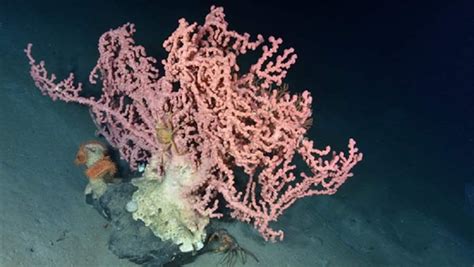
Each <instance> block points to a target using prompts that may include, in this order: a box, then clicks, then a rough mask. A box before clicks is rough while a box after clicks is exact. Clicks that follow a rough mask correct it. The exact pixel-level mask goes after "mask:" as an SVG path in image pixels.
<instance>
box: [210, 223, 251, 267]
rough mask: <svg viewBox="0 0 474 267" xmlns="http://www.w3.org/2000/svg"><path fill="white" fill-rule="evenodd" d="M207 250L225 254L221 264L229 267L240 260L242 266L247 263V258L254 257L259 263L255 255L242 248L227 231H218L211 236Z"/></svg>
mask: <svg viewBox="0 0 474 267" xmlns="http://www.w3.org/2000/svg"><path fill="white" fill-rule="evenodd" d="M207 242H208V243H207V250H210V251H212V252H215V253H223V254H224V256H223V257H222V259H221V260H220V263H221V264H222V265H224V266H227V267H233V266H234V265H235V264H236V263H237V262H238V261H239V260H240V262H241V263H242V264H245V263H246V262H247V257H248V256H250V257H252V258H253V259H254V260H255V261H257V262H259V261H258V259H257V257H256V256H255V254H253V253H252V252H250V251H249V250H247V249H245V248H243V247H241V246H240V245H239V243H237V240H235V238H234V237H233V236H232V235H230V234H229V232H227V230H225V229H218V230H216V231H215V232H214V233H212V234H211V235H210V236H209V239H208V241H207Z"/></svg>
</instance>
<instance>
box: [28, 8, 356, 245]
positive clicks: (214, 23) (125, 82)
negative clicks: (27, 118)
mask: <svg viewBox="0 0 474 267" xmlns="http://www.w3.org/2000/svg"><path fill="white" fill-rule="evenodd" d="M134 32H135V27H134V25H133V24H130V23H127V24H125V25H123V26H122V27H119V28H117V29H113V30H110V31H108V32H106V33H104V34H103V35H102V36H101V38H100V40H99V52H100V57H99V59H98V61H97V65H96V66H95V67H94V69H93V70H92V72H91V74H90V76H89V81H90V82H91V83H92V84H95V83H96V82H97V80H99V79H101V80H102V86H103V93H102V95H101V96H100V97H99V98H93V97H86V96H83V95H81V91H82V85H81V84H79V85H74V75H72V74H71V75H70V76H69V77H68V78H66V79H65V80H63V81H59V82H57V81H55V79H56V77H55V76H54V75H49V74H48V72H47V71H46V68H45V65H44V62H39V63H36V62H35V59H34V58H33V57H32V55H31V44H30V45H28V47H27V48H26V49H25V52H26V54H27V57H28V59H29V60H30V65H31V70H30V73H31V76H32V77H33V80H34V81H35V84H36V86H37V87H39V89H40V90H41V91H42V92H43V93H44V94H46V95H48V96H50V97H51V98H52V99H53V100H56V99H60V100H63V101H67V102H69V101H72V102H77V103H80V104H83V105H87V106H88V107H89V108H90V111H91V114H92V117H93V120H94V122H95V123H96V125H97V127H98V129H99V133H100V134H101V135H103V136H104V137H105V138H106V139H107V141H108V142H109V143H110V144H111V145H112V146H113V147H115V148H117V150H118V151H119V153H120V155H121V157H122V158H123V159H125V160H127V161H128V163H129V164H130V167H131V168H132V169H136V168H137V166H138V165H139V164H142V163H143V162H146V163H148V165H147V167H146V169H145V174H144V176H146V177H147V178H150V177H157V178H160V179H164V181H163V186H159V185H158V184H156V183H158V182H161V181H155V182H150V183H148V182H149V181H148V180H147V181H146V183H141V185H142V186H143V187H142V188H141V189H142V190H139V191H137V192H141V194H143V195H141V196H140V199H141V200H142V204H143V205H145V204H146V202H147V201H146V198H147V197H150V198H153V197H156V198H158V196H157V195H156V191H160V192H162V193H163V194H165V195H166V196H164V195H163V196H160V197H163V198H168V200H169V204H173V203H172V201H173V199H172V198H175V199H177V200H178V202H179V203H180V205H182V207H181V209H177V210H180V211H182V212H183V213H184V214H178V215H177V216H176V217H175V218H185V217H186V220H187V219H189V218H193V219H196V221H195V222H189V221H188V222H187V223H186V225H187V226H186V227H188V226H191V225H193V224H195V225H199V227H193V228H195V229H198V231H196V232H195V233H193V234H197V235H196V236H198V238H197V239H196V240H197V241H196V240H194V241H196V242H194V241H192V242H190V243H189V246H188V247H190V246H195V245H196V244H200V242H201V241H202V235H200V234H201V233H202V231H201V229H202V225H203V222H206V221H207V220H205V219H203V218H207V219H209V218H219V217H221V216H222V212H221V211H219V207H222V206H223V205H225V206H226V207H227V208H228V209H229V210H230V211H231V212H230V215H231V216H232V217H233V218H236V219H238V220H241V221H244V222H248V223H252V224H253V225H254V227H255V228H257V230H258V231H259V232H260V233H261V235H262V236H263V237H264V238H265V240H272V241H275V240H278V239H279V240H281V239H283V236H284V233H283V231H281V230H274V229H272V227H271V225H270V224H271V223H272V222H274V221H276V220H277V219H278V217H279V216H281V215H282V214H283V213H284V211H285V210H286V209H287V208H289V207H290V206H291V205H292V204H293V203H294V202H295V201H296V200H298V199H300V198H303V197H308V196H314V195H330V194H334V193H335V192H336V191H337V190H338V189H339V187H340V186H341V185H342V184H343V183H345V182H346V180H347V179H348V178H349V177H351V176H352V173H351V170H352V168H353V167H354V166H355V165H356V164H357V163H358V162H359V161H361V160H362V153H360V152H359V151H358V148H357V147H356V143H355V141H354V140H353V139H349V144H348V152H347V153H343V152H339V153H336V152H332V151H331V148H330V147H329V146H327V147H326V148H324V149H318V148H315V146H314V143H313V141H311V140H309V138H308V137H307V136H306V133H307V130H308V127H309V125H310V123H311V117H312V110H311V104H312V97H311V94H310V92H309V91H303V92H301V93H299V94H291V93H290V92H287V90H286V89H287V88H286V87H281V86H282V84H283V80H284V78H285V77H286V74H287V71H288V70H289V69H290V67H291V66H292V65H293V64H294V63H295V62H296V59H297V56H296V54H295V52H294V49H293V48H287V49H284V50H283V51H279V50H280V47H281V44H282V42H283V41H282V39H280V38H275V37H273V36H270V37H269V38H268V39H267V40H265V39H264V38H263V36H261V35H257V37H256V38H255V39H251V37H250V35H249V34H247V33H243V34H241V33H238V32H236V31H233V30H230V29H229V28H228V22H227V21H226V20H225V14H224V10H223V8H221V7H214V6H213V7H211V10H210V12H209V14H208V15H207V16H206V19H205V22H204V23H203V24H202V25H199V24H198V23H189V22H187V21H186V20H185V19H181V20H180V21H179V25H178V27H177V29H176V30H175V31H174V32H173V33H172V34H171V35H170V36H169V38H168V39H167V40H166V41H165V42H164V43H163V47H164V48H165V50H166V52H167V53H168V56H167V58H166V59H165V60H163V61H162V65H163V67H164V70H165V71H164V74H163V75H159V73H158V70H157V68H156V67H155V66H154V65H155V63H156V62H157V60H156V59H155V58H153V57H150V56H147V54H146V52H145V49H144V48H143V47H142V46H139V45H136V44H135V41H134V40H133V38H132V35H133V33H134ZM266 41H267V42H266ZM265 42H266V44H264V43H265ZM260 47H261V53H260V56H258V58H257V59H256V61H255V62H254V64H252V65H251V66H250V68H249V69H248V70H247V71H245V72H244V71H242V70H241V68H240V66H239V64H238V60H237V58H238V57H239V56H241V55H244V54H246V53H247V52H248V51H255V50H257V49H258V48H260ZM274 88H276V89H274ZM278 88H280V89H278ZM165 114H173V116H170V117H169V118H167V119H165V120H164V121H161V122H160V118H162V117H163V116H164V115H165ZM157 122H158V123H157ZM160 123H161V125H160ZM175 125H180V126H181V127H179V128H176V129H175V128H174V127H173V126H175ZM168 152H169V153H168ZM178 152H181V153H183V154H182V155H180V153H178ZM165 154H169V158H167V160H166V161H163V160H156V159H157V158H158V157H160V155H165ZM298 156H300V158H301V159H302V161H304V162H305V163H306V165H307V166H308V168H307V169H308V171H307V172H302V173H297V172H296V171H295V170H296V164H295V160H294V159H295V158H296V157H298ZM163 165H164V166H163ZM104 166H105V169H106V170H109V169H107V168H109V167H108V165H104ZM157 169H161V170H164V172H169V173H158V172H157V171H156V170H157ZM101 170H103V169H101ZM238 170H239V171H240V172H241V173H243V174H245V175H246V176H247V177H246V179H237V175H236V173H238V172H239V171H238ZM181 172H186V173H187V174H189V176H188V177H185V178H183V177H182V176H180V175H179V174H180V173H181ZM93 173H97V172H93ZM98 173H102V172H98ZM105 173H107V171H106V172H105ZM149 174H150V175H149ZM180 178H181V179H180ZM188 178H189V179H188ZM191 178H192V179H191ZM166 179H171V180H172V181H166ZM173 179H176V180H175V181H173ZM93 180H95V179H91V181H93ZM97 180H101V179H97ZM242 180H243V181H245V184H244V185H239V182H242ZM137 184H140V183H138V182H137ZM144 186H150V187H153V188H155V190H156V191H152V190H147V189H146V188H144ZM165 189H166V190H165ZM145 192H146V193H145ZM178 193H179V194H178ZM219 200H223V202H224V203H219ZM137 203H138V204H139V205H138V206H139V207H138V210H137V211H140V212H145V210H142V209H141V208H140V203H139V202H138V201H137ZM220 204H223V205H220ZM150 207H151V206H150ZM153 208H156V207H153ZM177 210H175V211H177ZM190 210H193V211H194V212H195V213H198V214H199V216H195V215H196V214H195V213H194V212H193V213H190ZM146 212H149V213H153V212H156V211H154V210H152V209H147V210H146ZM187 214H192V216H190V217H187V216H182V215H187ZM148 215H149V214H144V213H142V214H141V216H135V217H136V218H146V220H148V219H150V217H152V216H148ZM159 219H160V220H161V219H162V218H159ZM181 224H182V222H181V221H178V222H176V225H175V226H176V227H178V226H180V225H181ZM150 225H152V224H150ZM187 229H190V228H189V227H188V228H187ZM156 232H159V231H156ZM176 240H180V239H179V238H178V239H176Z"/></svg>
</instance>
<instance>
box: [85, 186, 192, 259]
mask: <svg viewBox="0 0 474 267" xmlns="http://www.w3.org/2000/svg"><path fill="white" fill-rule="evenodd" d="M135 190H136V188H135V187H134V186H133V185H132V184H130V183H120V184H110V185H109V187H108V188H107V191H106V192H105V193H104V195H103V196H102V197H100V198H99V199H98V200H95V199H93V198H92V197H91V195H87V196H86V202H87V203H88V204H90V205H92V206H93V207H94V208H95V209H96V210H97V211H99V213H100V214H102V216H104V217H105V218H106V219H107V220H108V221H109V222H110V226H111V227H112V233H111V235H110V239H109V249H110V250H111V251H112V252H113V253H114V254H115V255H117V256H118V257H119V258H121V259H128V260H129V261H131V262H134V263H137V264H141V265H143V266H150V267H151V266H163V265H165V264H167V266H168V265H169V264H171V265H174V266H179V265H181V264H184V263H185V262H186V263H187V262H191V261H192V260H193V258H194V257H195V255H193V254H192V253H182V252H181V251H180V250H179V248H178V246H177V245H175V244H173V243H171V242H169V241H162V240H161V239H160V238H158V237H156V236H155V235H154V234H153V232H152V231H151V230H150V229H149V228H148V227H146V226H145V225H144V223H143V222H142V221H135V220H134V219H133V218H132V214H131V213H129V212H128V211H127V210H126V209H125V206H126V204H127V203H128V202H129V201H130V200H131V199H132V194H133V192H135Z"/></svg>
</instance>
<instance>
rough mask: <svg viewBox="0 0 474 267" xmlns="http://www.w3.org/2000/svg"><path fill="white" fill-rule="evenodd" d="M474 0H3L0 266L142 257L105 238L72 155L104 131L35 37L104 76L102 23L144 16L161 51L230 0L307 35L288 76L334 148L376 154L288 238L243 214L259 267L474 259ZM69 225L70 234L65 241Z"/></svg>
mask: <svg viewBox="0 0 474 267" xmlns="http://www.w3.org/2000/svg"><path fill="white" fill-rule="evenodd" d="M473 3H474V2H473V1H286V2H277V1H157V0H135V1H121V0H117V1H111V0H107V1H77V0H72V1H53V0H45V1H24V0H17V1H7V0H0V185H1V186H0V214H1V215H0V265H1V266H69V265H73V266H85V265H88V266H132V265H131V264H130V263H128V262H125V261H118V260H117V259H116V258H115V256H114V255H112V254H111V253H110V252H108V251H107V248H106V242H107V241H106V240H107V231H106V230H104V229H101V226H102V225H101V223H102V220H101V218H100V216H98V215H96V214H95V213H94V211H90V210H89V209H90V208H88V207H87V206H86V205H85V204H84V203H83V196H82V190H83V187H84V185H85V181H84V180H81V179H83V178H82V170H80V169H78V168H76V167H75V166H74V165H73V164H72V161H73V159H74V154H75V151H76V150H77V148H78V146H79V144H80V143H82V142H84V141H87V140H89V139H93V138H94V125H93V123H92V121H91V120H90V119H89V117H88V111H87V108H85V107H82V106H78V105H70V104H65V103H59V102H53V101H51V100H50V99H49V98H47V97H43V96H41V93H40V92H39V91H38V90H37V89H35V87H34V84H33V82H32V80H31V79H30V77H29V73H28V64H27V63H28V61H27V59H26V57H25V56H24V54H23V49H24V48H25V47H26V44H27V43H29V42H31V43H33V44H34V47H33V54H34V55H35V57H36V58H37V59H38V60H39V59H44V60H45V61H46V63H47V67H48V70H49V71H50V72H55V73H56V74H57V76H58V77H60V78H62V77H66V75H67V74H68V73H69V72H74V73H75V75H76V79H77V80H78V81H83V82H84V84H85V90H91V91H94V90H97V88H94V87H91V86H90V85H89V84H88V83H86V81H87V77H88V75H89V71H90V70H91V69H92V67H93V66H94V65H95V63H96V59H97V56H98V52H97V49H96V48H97V40H98V38H99V37H100V35H101V34H102V33H104V32H105V31H107V30H109V29H111V28H116V27H118V26H120V25H122V24H124V23H126V22H133V23H135V25H136V28H137V33H136V34H135V40H136V42H137V43H139V44H141V45H143V46H144V47H145V48H146V50H147V52H148V54H149V55H151V56H154V57H156V58H158V59H162V58H164V57H165V56H166V54H165V51H164V49H163V48H162V46H161V44H162V43H163V41H164V40H165V38H166V37H167V36H168V35H169V34H171V33H172V32H173V31H174V29H175V28H176V26H177V21H178V19H179V18H182V17H184V18H186V20H188V21H190V22H194V21H197V22H199V23H202V22H203V21H204V18H205V15H206V14H207V13H208V11H209V8H210V6H211V5H219V6H223V7H224V9H225V14H226V19H227V20H228V22H229V25H230V26H229V27H230V29H233V30H236V31H239V32H248V33H250V34H251V35H253V36H255V35H256V34H259V33H260V34H262V35H264V36H266V37H268V36H270V35H274V36H277V37H281V38H283V40H284V47H293V48H295V50H296V53H297V54H298V60H297V63H296V64H295V65H294V66H293V67H292V68H291V69H290V71H289V75H288V77H287V80H286V82H287V83H288V84H289V85H290V90H292V91H294V92H300V91H302V90H305V89H307V90H310V91H311V93H312V95H313V99H314V100H313V103H314V104H313V109H314V119H315V123H314V125H313V127H312V128H311V132H310V137H311V138H312V139H314V140H316V143H317V144H318V145H319V146H320V147H324V146H326V145H328V144H329V145H331V146H332V147H334V148H335V149H336V150H341V149H345V148H346V144H347V140H348V139H349V138H350V137H352V138H354V139H355V140H356V141H357V143H358V146H359V148H360V150H361V151H362V152H363V153H364V160H363V161H362V162H361V163H360V164H358V166H357V167H356V168H355V169H354V177H352V178H351V179H350V180H349V181H348V182H347V183H346V184H345V185H343V186H342V188H341V189H340V191H339V192H338V193H337V194H336V195H334V196H330V197H313V198H307V199H304V200H301V201H299V202H297V203H296V204H295V205H294V206H292V207H291V208H290V209H289V210H288V211H287V213H286V214H285V215H284V216H282V217H281V219H280V220H279V221H278V222H277V223H276V224H275V227H276V228H278V229H283V230H284V231H285V236H286V238H285V241H283V242H281V243H278V244H269V243H265V242H263V241H262V240H261V239H259V236H258V234H257V233H256V232H254V231H253V229H252V227H250V226H246V225H243V224H239V223H233V224H231V225H230V226H229V229H233V230H234V232H233V233H234V234H235V235H236V236H237V238H238V239H239V238H240V239H239V240H242V241H240V242H241V243H242V244H244V245H245V246H247V247H249V248H251V249H252V250H253V251H256V254H258V255H259V257H260V258H261V264H260V265H258V266H472V264H474V203H473V202H474V192H473V190H474V189H473V187H474V135H473V134H474V120H473V115H474V105H473V104H474V4H473ZM66 228H67V230H68V233H71V234H70V236H71V237H70V238H68V239H67V240H65V241H64V242H62V243H60V244H56V245H55V246H53V245H51V244H52V243H54V242H52V241H51V240H56V237H57V235H59V234H60V233H62V232H63V231H64V230H65V229H66ZM67 242H69V243H67ZM216 259H217V260H218V257H217V256H211V255H210V256H207V258H203V259H198V260H197V261H196V262H195V263H191V264H189V266H209V264H215V262H217V260H216ZM252 264H256V263H254V262H248V264H247V265H246V266H257V265H252Z"/></svg>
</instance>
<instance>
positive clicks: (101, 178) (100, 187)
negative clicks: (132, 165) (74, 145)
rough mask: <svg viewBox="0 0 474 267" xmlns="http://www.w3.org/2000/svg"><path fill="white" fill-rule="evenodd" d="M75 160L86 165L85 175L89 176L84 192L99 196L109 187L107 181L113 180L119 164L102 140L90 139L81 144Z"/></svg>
mask: <svg viewBox="0 0 474 267" xmlns="http://www.w3.org/2000/svg"><path fill="white" fill-rule="evenodd" d="M74 162H75V163H76V164H77V165H85V166H86V170H85V172H84V173H85V175H86V176H87V177H88V178H89V183H88V184H87V186H86V189H85V191H84V193H85V194H86V195H87V194H92V196H93V198H96V199H97V198H99V197H100V196H102V194H103V193H104V192H105V190H106V189H107V184H106V183H107V182H111V181H113V177H114V175H115V174H116V172H117V166H116V165H115V163H114V162H113V161H112V160H111V159H110V157H109V156H108V155H107V148H106V147H105V146H104V145H103V144H102V143H100V142H97V141H89V142H86V143H84V144H81V146H80V147H79V150H78V151H77V153H76V159H75V160H74Z"/></svg>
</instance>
